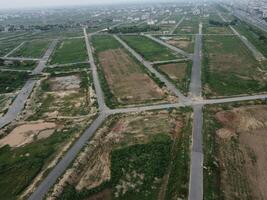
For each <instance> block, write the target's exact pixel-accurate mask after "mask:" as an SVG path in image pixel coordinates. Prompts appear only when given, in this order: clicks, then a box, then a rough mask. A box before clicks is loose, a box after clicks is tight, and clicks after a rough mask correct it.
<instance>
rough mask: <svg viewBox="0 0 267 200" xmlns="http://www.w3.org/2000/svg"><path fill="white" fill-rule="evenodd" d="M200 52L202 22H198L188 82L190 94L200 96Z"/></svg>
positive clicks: (193, 96)
mask: <svg viewBox="0 0 267 200" xmlns="http://www.w3.org/2000/svg"><path fill="white" fill-rule="evenodd" d="M201 54H202V24H199V33H198V34H197V35H196V39H195V51H194V57H193V66H192V72H191V82H190V96H191V97H192V98H195V97H200V96H201V92H202V83H201Z"/></svg>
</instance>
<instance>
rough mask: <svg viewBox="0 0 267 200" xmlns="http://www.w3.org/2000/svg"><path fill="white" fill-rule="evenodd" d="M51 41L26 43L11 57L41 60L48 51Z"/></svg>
mask: <svg viewBox="0 0 267 200" xmlns="http://www.w3.org/2000/svg"><path fill="white" fill-rule="evenodd" d="M49 44H50V41H48V40H32V41H27V42H25V43H24V44H23V45H22V46H21V47H20V48H19V49H18V50H17V51H15V52H14V53H13V54H11V55H10V56H14V57H25V58H40V57H42V56H43V54H44V53H45V51H46V50H47V48H48V46H49Z"/></svg>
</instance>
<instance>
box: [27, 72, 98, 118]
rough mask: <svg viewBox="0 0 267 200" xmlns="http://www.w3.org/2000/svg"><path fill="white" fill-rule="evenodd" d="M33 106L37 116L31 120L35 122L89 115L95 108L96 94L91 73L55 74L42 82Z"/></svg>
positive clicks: (33, 116)
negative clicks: (44, 118)
mask: <svg viewBox="0 0 267 200" xmlns="http://www.w3.org/2000/svg"><path fill="white" fill-rule="evenodd" d="M37 105H38V106H37ZM33 106H34V110H35V114H34V115H32V116H31V119H34V120H37V119H42V118H43V117H53V118H56V117H79V116H86V115H89V114H90V113H91V112H92V111H94V109H93V108H94V107H95V93H94V90H93V85H92V80H91V77H90V73H89V72H88V71H84V72H71V73H60V74H56V73H53V74H52V75H50V76H49V78H48V79H46V80H43V81H42V83H41V87H40V89H39V90H38V95H37V96H36V98H35V101H34V104H33Z"/></svg>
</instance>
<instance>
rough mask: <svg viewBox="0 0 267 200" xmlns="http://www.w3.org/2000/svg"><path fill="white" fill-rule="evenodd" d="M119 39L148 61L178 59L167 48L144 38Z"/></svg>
mask: <svg viewBox="0 0 267 200" xmlns="http://www.w3.org/2000/svg"><path fill="white" fill-rule="evenodd" d="M121 38H122V39H123V40H124V41H126V42H127V43H128V44H129V46H130V47H131V48H133V49H134V50H135V51H137V52H138V53H139V54H140V55H142V56H143V57H144V58H145V59H146V60H148V61H163V60H174V59H177V58H178V56H177V55H175V54H174V53H173V52H171V51H170V50H169V49H168V48H167V47H164V46H162V45H160V44H158V43H156V42H154V41H153V40H151V39H149V38H147V37H145V36H121Z"/></svg>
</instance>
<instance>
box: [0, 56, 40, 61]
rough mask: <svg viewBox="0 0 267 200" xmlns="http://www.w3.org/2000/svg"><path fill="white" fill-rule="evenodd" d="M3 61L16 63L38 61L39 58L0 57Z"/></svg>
mask: <svg viewBox="0 0 267 200" xmlns="http://www.w3.org/2000/svg"><path fill="white" fill-rule="evenodd" d="M0 58H1V59H3V60H17V61H40V60H41V59H40V58H24V57H0Z"/></svg>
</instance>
